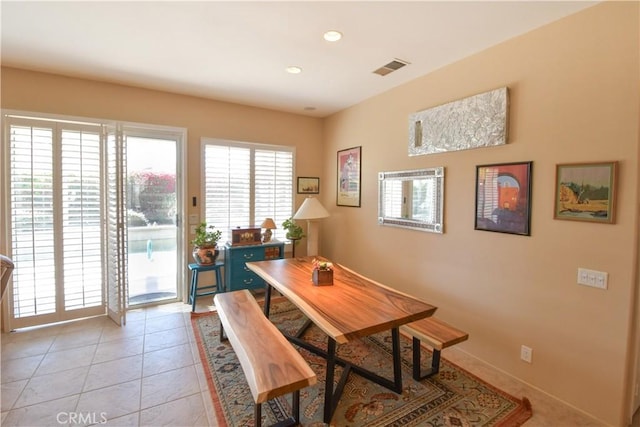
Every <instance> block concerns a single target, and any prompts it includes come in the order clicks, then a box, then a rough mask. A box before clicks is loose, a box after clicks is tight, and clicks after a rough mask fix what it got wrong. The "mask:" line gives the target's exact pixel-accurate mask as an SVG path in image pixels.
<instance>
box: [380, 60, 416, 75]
mask: <svg viewBox="0 0 640 427" xmlns="http://www.w3.org/2000/svg"><path fill="white" fill-rule="evenodd" d="M407 64H409V63H408V62H405V61H402V60H400V59H394V60H393V61H391V62H389V63H388V64H385V65H383V66H382V67H380V68H378V69H377V70H375V71H374V74H378V75H380V76H386V75H387V74H389V73H393V72H394V71H396V70H399V69H400V68H402V67H404V66H405V65H407Z"/></svg>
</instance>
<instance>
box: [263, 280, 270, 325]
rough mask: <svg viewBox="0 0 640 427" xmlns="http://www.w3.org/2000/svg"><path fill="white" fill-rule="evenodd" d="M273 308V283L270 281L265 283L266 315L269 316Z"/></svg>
mask: <svg viewBox="0 0 640 427" xmlns="http://www.w3.org/2000/svg"><path fill="white" fill-rule="evenodd" d="M270 310H271V285H270V284H269V282H267V284H266V285H265V288H264V315H265V316H267V319H268V318H269V311H270Z"/></svg>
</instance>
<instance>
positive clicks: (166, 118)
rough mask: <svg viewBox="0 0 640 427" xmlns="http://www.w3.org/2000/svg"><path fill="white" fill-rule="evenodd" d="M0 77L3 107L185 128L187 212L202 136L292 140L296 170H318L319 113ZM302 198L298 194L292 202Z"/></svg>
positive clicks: (20, 75) (25, 75)
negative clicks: (289, 112)
mask: <svg viewBox="0 0 640 427" xmlns="http://www.w3.org/2000/svg"><path fill="white" fill-rule="evenodd" d="M1 78H2V92H1V93H2V98H1V106H2V108H3V109H14V110H24V111H31V112H40V113H50V114H65V115H72V116H81V117H89V118H98V119H112V120H122V121H128V122H139V123H147V124H156V125H164V126H176V127H182V128H186V129H187V133H188V143H187V179H188V182H187V194H186V195H185V202H186V209H187V214H196V213H197V214H200V213H201V212H200V206H198V207H195V208H194V207H192V206H191V198H192V197H193V196H197V197H198V200H200V194H201V187H200V179H201V178H200V177H201V171H200V165H201V158H200V151H201V144H200V138H201V137H212V138H224V139H231V140H237V141H249V142H258V143H265V144H279V145H289V146H295V147H296V165H295V167H296V170H297V171H301V173H300V175H303V176H320V174H321V172H322V169H321V167H322V165H321V164H320V163H319V162H318V161H317V159H318V158H321V157H322V156H321V153H322V120H321V119H316V118H310V117H306V116H301V115H295V114H287V113H281V112H276V111H270V110H265V109H259V108H252V107H247V106H242V105H237V104H231V103H225V102H218V101H212V100H207V99H202V98H196V97H190V96H183V95H176V94H171V93H165V92H158V91H151V90H145V89H140V88H135V87H129V86H120V85H113V84H107V83H102V82H96V81H90V80H81V79H74V78H68V77H62V76H57V75H51V74H44V73H37V72H31V71H25V70H19V69H14V68H7V67H3V68H2V75H1ZM303 198H304V197H303V196H300V195H298V197H297V200H296V206H299V205H300V204H301V203H302V200H303ZM190 256H191V255H190V254H187V256H186V257H187V259H188V260H189V262H190V261H191V258H190Z"/></svg>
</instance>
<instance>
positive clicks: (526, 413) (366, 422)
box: [191, 299, 532, 427]
mask: <svg viewBox="0 0 640 427" xmlns="http://www.w3.org/2000/svg"><path fill="white" fill-rule="evenodd" d="M270 318H271V320H272V321H273V322H274V324H276V325H277V326H278V327H279V328H280V329H281V330H283V331H286V332H288V333H293V332H295V331H297V330H298V329H299V327H300V326H301V325H302V324H303V323H304V321H305V320H306V317H305V316H304V314H302V312H300V311H299V310H298V309H297V308H296V307H295V306H294V305H293V304H291V303H290V302H289V301H288V300H286V299H278V300H274V301H272V304H271V315H270ZM191 321H192V324H193V329H194V332H195V336H196V339H197V341H198V347H199V350H200V357H201V358H202V362H203V364H204V366H205V372H206V375H207V380H208V382H209V389H210V390H211V397H212V399H213V402H214V406H215V408H216V411H217V416H218V420H219V422H220V425H221V426H224V425H228V426H231V427H239V426H253V399H252V397H251V392H250V391H249V386H248V385H247V382H246V379H245V377H244V373H243V372H242V368H241V367H240V364H239V362H238V359H237V358H236V355H235V353H234V351H233V348H232V347H231V345H230V344H229V342H228V341H225V342H224V343H223V344H221V343H220V339H219V320H218V316H217V315H216V314H215V312H212V313H204V314H192V320H191ZM304 339H305V340H307V341H309V342H312V343H313V344H314V345H316V346H318V347H322V348H326V340H327V339H326V335H324V333H323V332H322V331H320V329H318V328H317V327H315V326H312V327H310V328H309V329H308V330H307V331H306V332H305V335H304ZM400 342H401V347H402V359H403V361H402V371H403V373H402V375H403V377H402V382H403V387H404V388H403V391H402V394H396V393H394V392H392V391H390V390H388V389H386V388H384V387H382V386H379V385H377V384H374V383H372V382H371V381H368V380H366V379H364V378H362V377H360V376H359V375H357V374H354V373H351V374H350V375H349V379H348V381H347V384H346V386H345V388H344V392H343V394H342V398H341V400H340V403H339V404H338V408H337V409H336V411H335V414H334V416H333V419H332V422H331V425H332V426H339V427H345V426H367V427H369V426H433V427H444V426H519V425H521V424H523V423H524V422H525V421H526V420H528V419H529V418H530V417H531V415H532V412H531V405H530V404H529V401H528V400H527V399H526V398H525V399H522V400H519V399H516V398H514V397H513V396H510V395H508V394H507V393H504V392H502V391H500V390H498V389H496V388H495V387H493V386H491V385H489V384H487V383H485V382H483V381H482V380H480V379H479V378H477V377H475V376H474V375H472V374H470V373H469V372H466V371H465V370H463V369H462V368H460V367H458V366H456V365H454V364H452V363H450V362H448V361H447V360H444V358H443V359H441V363H440V372H439V373H438V375H436V376H433V377H431V378H429V379H426V380H422V381H419V382H418V381H415V380H414V379H413V378H412V376H411V341H410V340H409V339H408V338H406V337H404V336H401V341H400ZM299 351H300V353H301V354H302V355H303V356H304V357H305V359H306V360H307V361H308V363H309V365H310V366H311V368H312V369H313V370H314V371H315V372H316V373H317V375H318V383H317V384H316V385H315V386H313V387H307V388H305V389H302V390H301V392H300V416H301V423H302V425H304V426H311V427H316V426H324V425H326V424H324V423H323V422H322V411H323V399H324V378H325V368H326V365H325V360H324V359H322V358H321V357H319V356H316V355H314V354H312V353H310V352H308V351H306V350H303V349H299ZM422 353H423V359H424V360H423V361H422V363H423V365H422V366H423V367H424V368H427V367H428V366H430V365H431V358H430V352H428V351H426V350H423V351H422ZM338 355H339V356H340V357H342V358H344V359H347V360H350V361H352V362H355V363H356V364H359V365H364V366H367V367H368V368H369V369H371V370H373V371H374V372H377V373H379V374H381V375H383V376H385V377H387V378H392V377H393V371H392V356H391V334H390V333H389V332H387V333H381V334H377V335H373V336H370V337H367V338H365V339H362V340H358V341H355V342H350V343H348V344H343V345H339V346H338ZM340 374H341V368H337V369H336V382H337V381H338V380H339V378H340ZM290 399H291V395H290V394H288V395H286V396H283V397H281V398H279V399H274V400H272V401H270V402H269V403H268V404H263V405H262V415H263V420H262V424H263V425H272V424H274V423H276V422H278V421H282V420H284V419H286V418H287V414H290V413H291V412H290ZM225 422H226V424H225Z"/></svg>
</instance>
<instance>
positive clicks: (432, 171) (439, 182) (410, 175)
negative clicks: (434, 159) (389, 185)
mask: <svg viewBox="0 0 640 427" xmlns="http://www.w3.org/2000/svg"><path fill="white" fill-rule="evenodd" d="M425 178H426V179H432V180H433V181H434V182H435V192H436V194H435V206H434V212H435V219H434V221H433V222H429V221H419V220H413V219H408V218H392V217H385V216H384V211H385V206H384V194H383V193H384V185H385V182H386V181H389V180H397V181H408V180H413V179H425ZM443 207H444V168H443V167H437V168H427V169H416V170H407V171H393V172H379V173H378V224H379V225H388V226H392V227H402V228H410V229H412V230H419V231H428V232H431V233H440V234H442V233H444V216H443V211H444V209H443Z"/></svg>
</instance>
